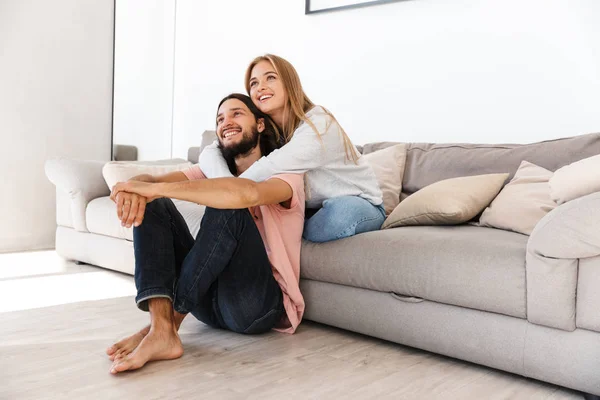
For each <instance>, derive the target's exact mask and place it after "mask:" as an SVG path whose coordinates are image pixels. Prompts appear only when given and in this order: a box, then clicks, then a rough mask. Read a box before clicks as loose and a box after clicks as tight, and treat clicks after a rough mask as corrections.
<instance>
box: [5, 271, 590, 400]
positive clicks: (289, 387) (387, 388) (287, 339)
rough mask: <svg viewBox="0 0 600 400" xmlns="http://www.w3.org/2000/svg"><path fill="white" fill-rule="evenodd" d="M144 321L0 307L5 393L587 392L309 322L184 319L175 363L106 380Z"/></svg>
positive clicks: (75, 308)
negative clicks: (122, 345)
mask: <svg viewBox="0 0 600 400" xmlns="http://www.w3.org/2000/svg"><path fill="white" fill-rule="evenodd" d="M84 273H90V271H86V272H84ZM147 318H148V315H147V314H146V313H143V312H141V311H139V310H138V309H137V308H136V307H135V304H134V301H133V297H132V296H127V297H118V298H112V299H104V300H95V301H81V302H76V303H70V304H64V305H54V306H52V307H47V308H35V309H30V310H19V311H11V312H3V313H0V399H2V400H4V399H7V400H8V399H11V400H12V399H85V400H90V399H117V398H118V399H187V398H204V399H230V398H231V399H271V398H273V399H275V398H294V399H296V398H297V399H330V398H351V399H367V398H373V399H381V398H390V399H418V400H421V399H427V400H429V399H477V400H481V399H553V400H558V399H581V398H582V396H581V395H579V394H578V393H576V392H573V391H569V390H567V389H564V388H559V387H556V386H553V385H549V384H546V383H542V382H538V381H533V380H529V379H525V378H522V377H519V376H515V375H511V374H507V373H503V372H499V371H496V370H492V369H488V368H485V367H481V366H478V365H473V364H469V363H465V362H462V361H457V360H453V359H449V358H445V357H442V356H438V355H435V354H431V353H427V352H424V351H419V350H415V349H411V348H408V347H404V346H400V345H397V344H393V343H389V342H384V341H381V340H378V339H374V338H370V337H366V336H362V335H358V334H354V333H350V332H346V331H342V330H338V329H335V328H331V327H327V326H323V325H319V324H315V323H311V322H304V323H303V324H302V325H301V327H300V329H299V331H298V332H297V333H296V334H295V335H292V336H290V335H285V334H281V333H275V332H272V333H269V334H265V335H259V336H243V335H238V334H234V333H230V332H226V331H220V330H215V329H212V328H209V327H207V326H205V325H203V324H202V323H200V322H198V321H196V320H195V319H193V318H191V317H190V318H187V319H186V320H185V321H184V323H183V325H182V327H181V330H180V334H181V338H182V341H183V345H184V349H185V354H184V356H183V357H182V358H180V359H178V360H174V361H161V362H155V363H150V364H148V365H147V366H146V367H144V368H143V369H142V370H139V371H134V372H130V373H125V374H122V375H118V376H113V375H110V374H109V367H110V365H111V362H110V361H109V360H108V358H107V356H106V355H105V353H104V351H105V349H106V347H107V346H108V345H110V344H112V343H113V342H114V341H115V340H117V339H119V338H121V337H123V336H125V335H129V334H131V333H133V332H134V331H136V330H138V329H139V328H141V327H142V326H144V325H145V324H146V323H147Z"/></svg>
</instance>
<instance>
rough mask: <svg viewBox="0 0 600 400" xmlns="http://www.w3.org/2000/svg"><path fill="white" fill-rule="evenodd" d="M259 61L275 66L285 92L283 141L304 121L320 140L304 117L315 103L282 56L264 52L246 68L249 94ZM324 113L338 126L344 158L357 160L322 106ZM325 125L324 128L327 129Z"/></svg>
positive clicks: (354, 153) (351, 146)
mask: <svg viewBox="0 0 600 400" xmlns="http://www.w3.org/2000/svg"><path fill="white" fill-rule="evenodd" d="M261 61H269V62H270V63H271V65H273V68H275V72H276V73H277V75H279V79H281V82H282V83H283V88H284V89H285V91H286V93H287V101H286V103H285V108H284V116H285V117H284V121H283V126H281V127H280V128H281V130H282V134H283V138H284V139H285V142H286V143H287V142H289V141H290V140H291V139H292V136H294V131H295V130H296V129H297V128H298V126H299V125H300V123H301V122H303V121H304V122H306V123H307V124H308V125H309V126H310V127H311V128H312V129H313V130H314V131H315V133H316V134H317V137H318V138H319V139H320V140H322V138H321V133H320V132H319V131H318V130H317V127H316V126H315V124H313V123H312V121H311V120H310V119H308V118H307V117H306V113H307V112H308V111H310V110H311V109H312V108H313V107H314V106H315V104H314V103H313V102H312V101H310V99H309V98H308V96H307V95H306V93H304V89H302V83H300V77H299V76H298V72H296V69H295V68H294V66H293V65H292V64H291V63H290V62H289V61H287V60H285V59H284V58H281V57H279V56H276V55H273V54H265V55H264V56H259V57H256V58H255V59H254V60H252V62H251V63H250V65H248V68H247V69H246V80H245V84H246V91H247V92H248V94H250V79H251V78H252V70H253V69H254V67H255V66H256V64H258V63H259V62H261ZM323 110H325V113H326V114H327V115H329V116H330V117H331V119H332V120H333V121H335V122H336V123H337V125H338V127H339V132H340V135H341V137H342V140H343V141H344V150H345V152H346V158H347V159H348V160H352V161H353V162H354V163H356V162H357V161H358V158H359V155H358V153H357V152H356V149H355V147H354V145H353V144H352V141H351V140H350V138H349V137H348V135H346V132H344V130H343V129H342V127H341V126H340V124H339V123H338V122H337V120H336V119H335V117H334V116H333V114H331V113H330V112H329V111H328V110H327V109H325V108H324V107H323ZM328 128H329V126H327V128H326V129H328Z"/></svg>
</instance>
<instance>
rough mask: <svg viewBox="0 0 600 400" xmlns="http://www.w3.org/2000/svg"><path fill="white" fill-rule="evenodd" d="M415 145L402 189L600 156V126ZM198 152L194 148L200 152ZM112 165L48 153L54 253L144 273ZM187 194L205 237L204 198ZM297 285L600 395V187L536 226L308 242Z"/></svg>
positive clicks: (327, 319) (451, 349) (410, 342)
mask: <svg viewBox="0 0 600 400" xmlns="http://www.w3.org/2000/svg"><path fill="white" fill-rule="evenodd" d="M210 135H211V133H210V132H207V133H205V135H204V137H203V144H206V143H209V142H210V141H211V140H210ZM213 135H214V133H213ZM393 144H394V143H392V142H386V143H369V144H366V145H364V146H362V147H360V148H359V150H360V151H361V152H362V153H363V154H368V153H372V152H374V151H377V150H379V149H384V148H386V147H389V146H391V145H393ZM406 149H407V150H406V167H405V172H404V176H403V179H402V187H403V189H402V191H403V193H402V195H401V198H403V199H404V198H406V197H407V196H410V195H411V194H413V193H415V192H417V191H418V190H420V189H422V188H424V187H426V186H428V185H430V184H432V183H434V182H438V181H441V180H444V179H448V178H453V177H463V176H472V175H478V174H487V173H504V172H505V173H509V174H510V177H512V176H513V175H514V174H515V172H516V170H517V168H518V167H519V163H520V162H521V161H523V160H528V161H530V162H532V163H535V164H537V165H539V166H542V167H543V168H546V169H548V170H550V171H555V170H557V169H558V168H561V167H562V166H565V165H568V164H570V163H573V162H575V161H577V160H580V159H583V158H586V157H591V156H594V155H597V154H600V134H589V135H582V136H576V137H572V138H566V139H558V140H551V141H546V142H540V143H533V144H526V145H478V144H427V143H408V144H406ZM200 151H201V148H200V147H196V148H191V149H190V151H189V153H188V159H189V161H190V162H197V160H198V154H199V152H200ZM103 165H104V163H103V162H99V161H83V160H69V159H58V160H50V161H48V162H47V164H46V173H47V176H48V178H49V179H50V180H51V181H52V182H53V183H54V184H55V185H56V196H57V200H56V217H57V225H58V226H57V230H56V251H57V252H58V254H59V255H61V256H63V257H65V258H67V259H72V260H77V261H79V262H84V263H88V264H93V265H97V266H100V267H104V268H109V269H113V270H117V271H121V272H124V273H128V274H133V270H134V256H133V246H132V230H131V229H126V228H123V227H121V225H120V223H119V221H118V220H117V218H116V216H115V208H114V204H113V203H112V202H111V200H110V199H109V198H108V195H109V189H108V186H107V184H106V183H105V181H104V179H103V176H102V168H103ZM510 177H509V179H510ZM176 206H177V207H178V209H179V210H180V211H181V213H182V215H183V216H184V218H185V220H186V222H187V223H188V226H189V227H190V231H191V232H192V234H194V235H195V234H196V233H197V232H198V229H199V224H200V221H201V218H202V213H203V207H202V206H199V205H196V204H192V203H187V202H181V201H176ZM300 284H301V290H302V293H303V294H304V297H305V300H306V312H305V318H306V319H308V320H312V321H316V322H319V323H323V324H327V325H332V326H336V327H339V328H342V329H346V330H350V331H354V332H359V333H362V334H366V335H370V336H374V337H378V338H381V339H385V340H389V341H392V342H396V343H400V344H403V345H407V346H411V347H416V348H419V349H424V350H427V351H431V352H434V353H439V354H442V355H445V356H449V357H454V358H458V359H462V360H466V361H470V362H473V363H477V364H482V365H485V366H488V367H492V368H497V369H500V370H504V371H508V372H511V373H515V374H518V375H522V376H526V377H531V378H534V379H539V380H542V381H546V382H550V383H553V384H557V385H561V386H565V387H568V388H572V389H576V390H580V391H582V392H584V393H586V394H587V396H589V397H590V398H593V397H594V395H600V368H599V367H600V307H599V305H600V193H593V194H590V195H586V196H583V197H581V198H578V199H576V200H573V201H569V202H567V203H564V204H561V205H560V206H558V207H556V208H555V209H553V210H552V211H551V212H549V213H548V214H547V215H546V216H545V217H544V218H543V219H542V220H541V221H540V222H539V223H538V224H537V225H536V226H535V229H534V230H533V232H532V233H531V235H529V236H528V235H524V234H520V233H515V232H510V231H505V230H499V229H493V228H488V227H482V226H477V225H476V224H462V225H456V226H405V227H401V228H394V229H386V230H380V231H376V232H370V233H365V234H360V235H357V236H354V237H351V238H347V239H342V240H339V241H334V242H329V243H322V244H316V243H309V242H304V243H303V247H302V254H301V282H300Z"/></svg>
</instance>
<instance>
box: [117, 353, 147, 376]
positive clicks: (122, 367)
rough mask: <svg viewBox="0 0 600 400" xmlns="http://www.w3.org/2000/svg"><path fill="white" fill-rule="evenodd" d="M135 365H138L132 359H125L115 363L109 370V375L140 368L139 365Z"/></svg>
mask: <svg viewBox="0 0 600 400" xmlns="http://www.w3.org/2000/svg"><path fill="white" fill-rule="evenodd" d="M137 364H138V363H137V362H136V361H135V360H134V359H132V358H129V357H125V358H122V359H119V360H116V361H115V363H114V364H113V366H112V368H111V369H110V373H111V374H118V373H119V372H123V371H128V370H132V369H137V368H140V367H141V365H137Z"/></svg>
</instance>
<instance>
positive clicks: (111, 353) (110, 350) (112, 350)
mask: <svg viewBox="0 0 600 400" xmlns="http://www.w3.org/2000/svg"><path fill="white" fill-rule="evenodd" d="M115 351H117V346H115V345H114V344H113V345H112V346H110V347H109V348H108V349H106V354H108V355H109V356H111V355H113V354H114V353H115Z"/></svg>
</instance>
